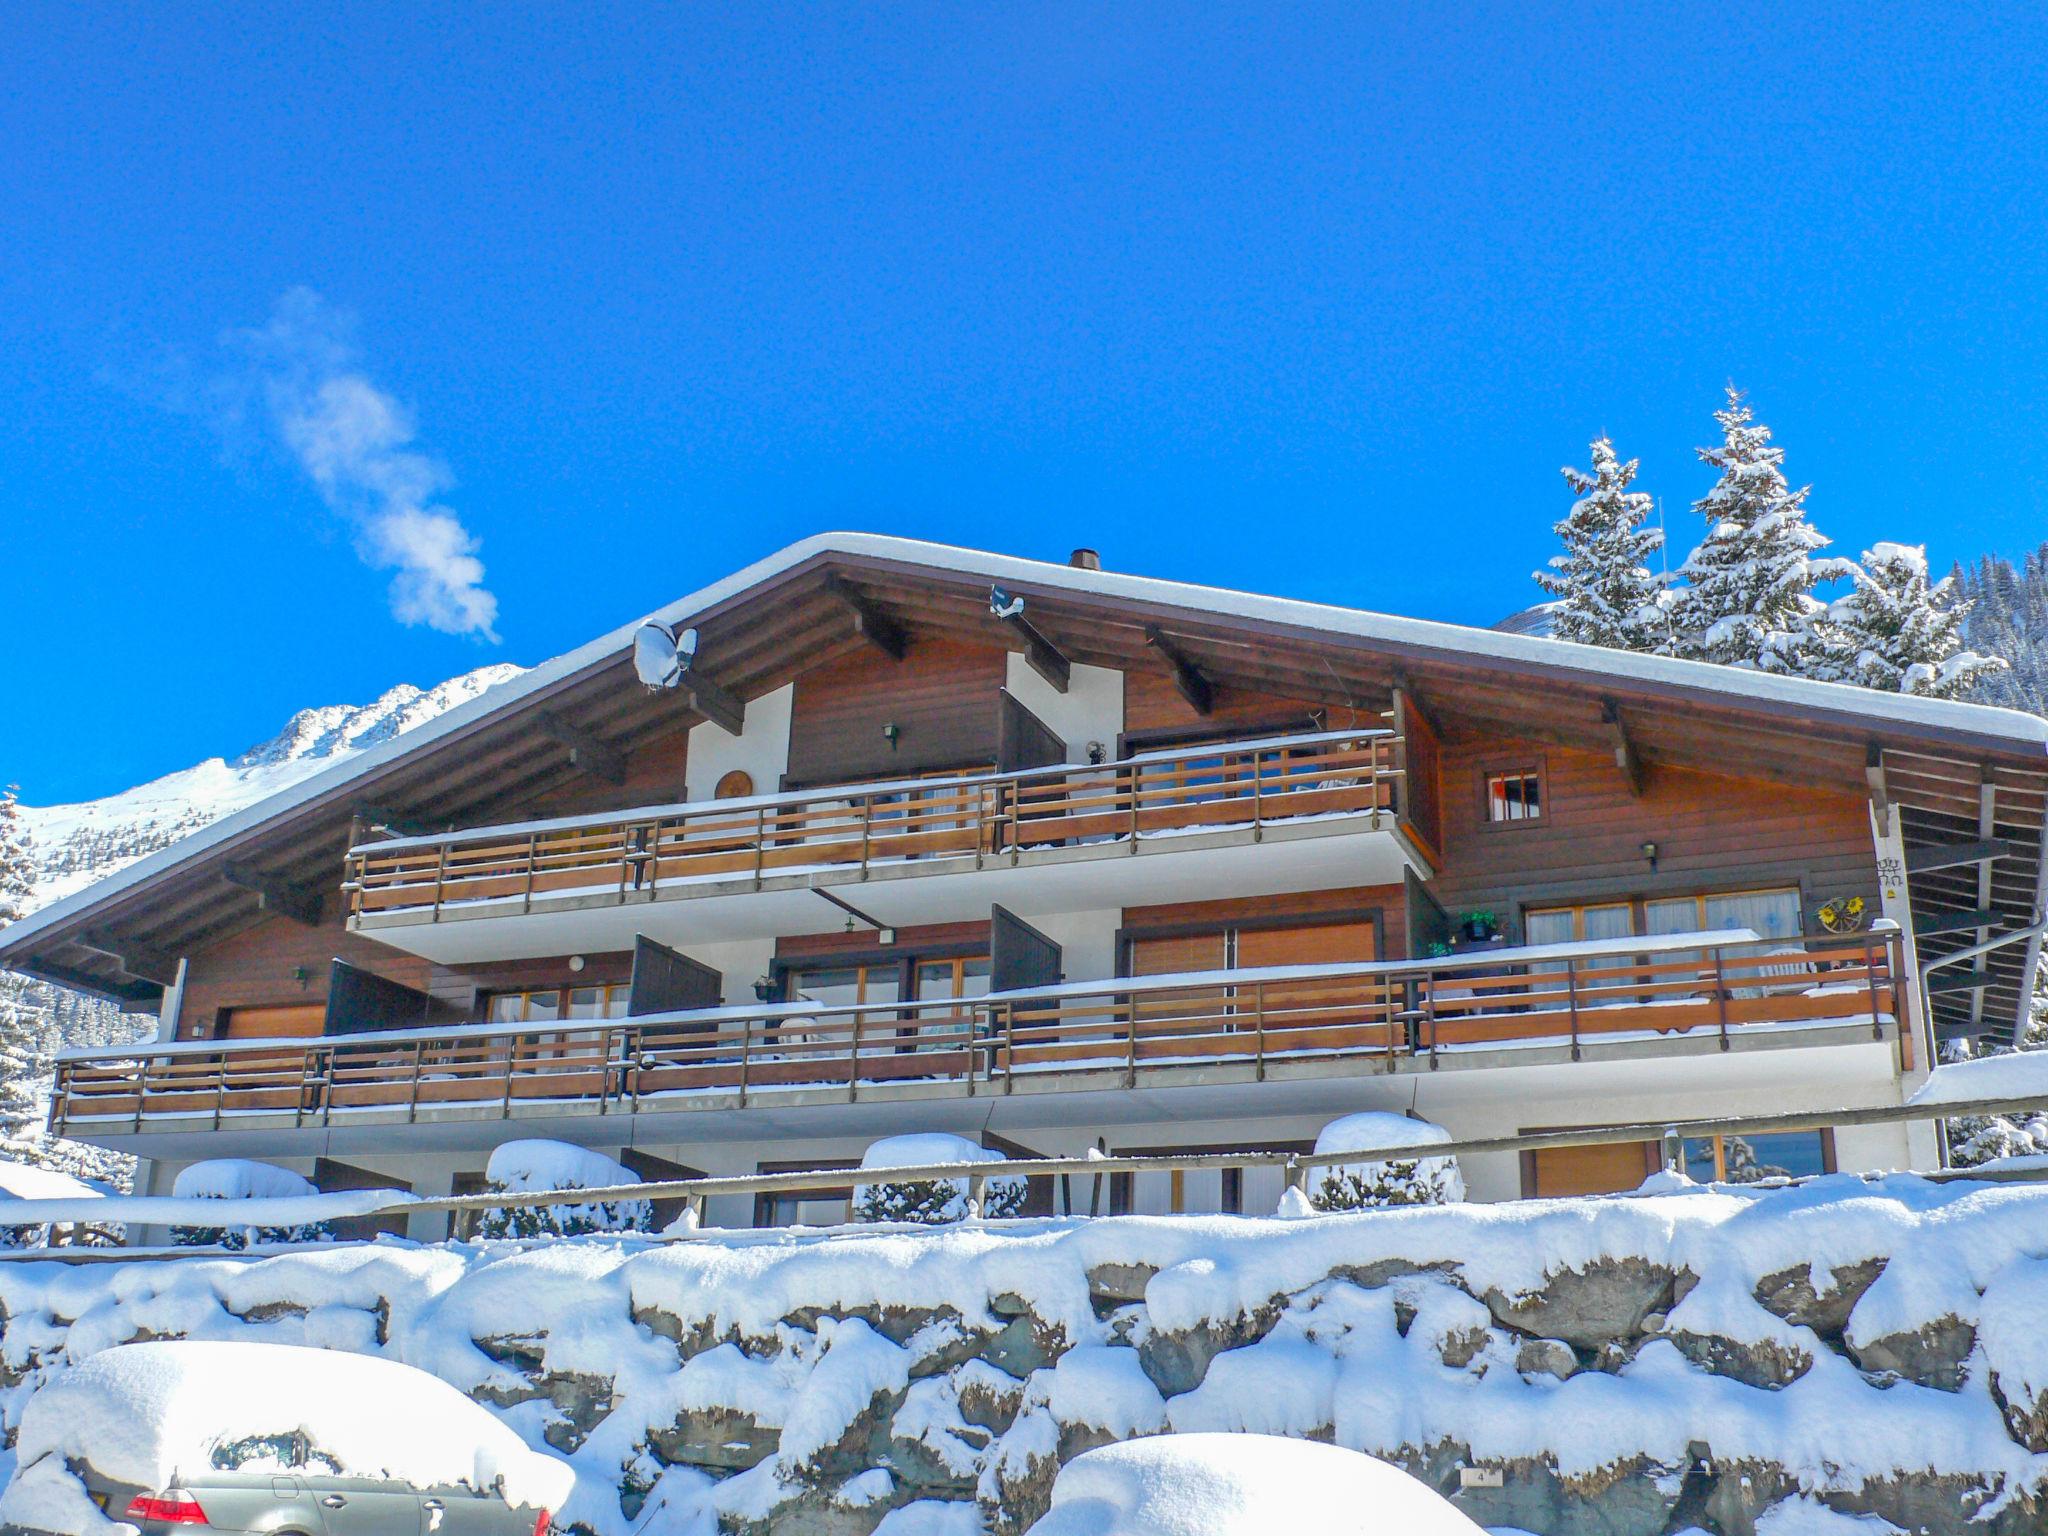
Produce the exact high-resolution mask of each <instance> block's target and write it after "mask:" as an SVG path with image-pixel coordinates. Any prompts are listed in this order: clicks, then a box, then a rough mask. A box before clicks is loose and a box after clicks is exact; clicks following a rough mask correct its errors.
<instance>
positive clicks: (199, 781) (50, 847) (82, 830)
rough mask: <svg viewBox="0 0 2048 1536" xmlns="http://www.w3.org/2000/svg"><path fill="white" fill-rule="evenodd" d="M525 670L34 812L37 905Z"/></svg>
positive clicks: (320, 715)
mask: <svg viewBox="0 0 2048 1536" xmlns="http://www.w3.org/2000/svg"><path fill="white" fill-rule="evenodd" d="M521 671H522V669H521V668H519V667H515V666H510V665H507V664H498V665H494V666H488V667H479V668H477V670H476V671H474V672H465V673H464V674H463V675H462V676H460V677H456V678H450V679H449V680H448V681H447V682H445V683H442V684H440V685H439V686H438V687H434V688H426V689H421V688H415V687H413V686H412V685H411V684H410V683H400V684H399V685H398V686H397V687H396V688H393V689H391V690H390V691H389V692H387V693H385V694H383V695H382V696H380V697H379V698H377V699H375V700H373V701H371V702H370V703H368V704H362V705H355V704H328V705H323V706H321V707H319V708H316V709H302V710H300V711H299V712H298V713H297V714H296V715H293V716H292V717H291V719H290V720H288V721H286V722H285V727H284V729H283V730H281V731H279V732H278V733H277V735H275V736H273V737H271V738H270V740H268V741H265V742H262V743H260V744H259V745H257V746H253V747H251V748H249V750H248V751H246V752H243V753H242V754H240V755H239V756H237V757H234V758H232V759H230V758H219V757H215V758H209V759H207V761H205V762H203V763H198V764H195V765H194V766H193V767H190V768H181V769H179V770H178V771H177V772H176V773H167V774H165V775H164V776H163V777H162V778H160V779H152V780H151V781H150V782H149V783H147V784H138V785H137V786H135V788H133V789H125V790H122V791H121V792H120V793H119V794H113V795H108V796H107V797H106V798H105V799H102V800H87V801H83V802H81V803H79V804H77V805H52V806H29V805H24V806H22V807H21V815H22V823H23V825H24V827H25V829H26V830H27V832H28V835H29V837H30V839H31V843H30V849H29V851H30V853H31V855H32V856H33V857H34V859H35V862H36V888H35V899H36V904H37V905H38V906H40V905H42V904H43V903H46V902H51V901H55V900H57V899H58V898H59V897H62V896H68V895H70V894H71V893H72V892H73V891H76V890H78V889H80V888H81V887H83V886H86V885H89V884H90V883H91V882H92V881H94V880H96V879H99V878H101V877H102V876H105V875H109V874H111V873H113V872H114V871H115V870H117V869H119V868H121V867H122V866H123V865H126V864H131V863H133V862H134V861H135V860H137V859H139V858H142V857H143V856H144V855H145V854H150V853H154V852H156V850H157V849H159V848H163V847H165V846H167V845H169V844H171V843H173V842H176V841H177V840H178V839H179V838H181V837H184V836H186V835H187V834H188V833H191V832H196V831H198V830H199V828H201V827H203V826H206V825H207V824H208V823H210V822H215V821H218V820H220V818H221V817H223V816H227V815H230V814H232V813H233V812H235V811H239V810H241V809H242V808H243V807H245V806H249V805H254V804H255V803H256V802H257V801H259V800H261V799H263V798H265V797H266V796H269V795H273V794H276V793H277V792H278V791H279V790H281V789H286V788H288V787H290V786H291V785H293V784H296V783H298V782H299V781H300V780H301V779H305V778H310V777H311V776H312V775H313V774H315V773H318V772H320V771H321V770H322V769H325V768H330V767H332V766H333V765H334V764H336V763H338V762H343V761H345V760H347V759H348V758H351V757H354V756H356V755H357V754H358V753H361V752H364V751H367V750H368V749H369V748H371V747H374V746H377V745H379V744H380V743H382V742H386V741H389V740H390V739H391V738H392V737H394V736H402V735H404V734H405V733H406V732H407V731H410V730H414V729H416V728H418V727H419V726H422V725H425V724H426V723H427V722H428V721H429V720H432V719H434V718H435V717H436V716H437V715H442V714H445V713H447V711H449V710H451V709H454V708H455V707H456V706H457V705H460V704H467V703H468V702H469V701H470V700H471V699H473V698H475V697H476V696H477V695H478V694H480V693H483V692H484V691H485V690H486V689H489V688H493V687H495V686H497V685H498V684H499V683H503V682H507V681H509V680H511V679H512V678H515V677H518V676H519V675H520V673H521Z"/></svg>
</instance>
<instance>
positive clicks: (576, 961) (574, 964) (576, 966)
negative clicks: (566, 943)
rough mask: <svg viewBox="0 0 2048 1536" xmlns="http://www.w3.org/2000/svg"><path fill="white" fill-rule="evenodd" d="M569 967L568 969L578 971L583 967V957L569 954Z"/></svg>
mask: <svg viewBox="0 0 2048 1536" xmlns="http://www.w3.org/2000/svg"><path fill="white" fill-rule="evenodd" d="M569 969H570V970H572V971H580V970H582V969H583V957H582V956H581V955H571V956H570V957H569Z"/></svg>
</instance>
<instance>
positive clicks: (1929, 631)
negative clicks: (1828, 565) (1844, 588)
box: [1809, 544, 2006, 699]
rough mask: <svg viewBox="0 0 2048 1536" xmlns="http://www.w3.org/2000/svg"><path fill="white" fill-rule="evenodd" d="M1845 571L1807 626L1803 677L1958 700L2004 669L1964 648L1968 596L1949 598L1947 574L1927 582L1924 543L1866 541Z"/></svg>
mask: <svg viewBox="0 0 2048 1536" xmlns="http://www.w3.org/2000/svg"><path fill="white" fill-rule="evenodd" d="M1852 576H1853V579H1854V581H1855V585H1854V587H1853V588H1852V589H1851V590H1850V591H1849V593H1848V594H1847V595H1846V596H1844V597H1839V598H1837V599H1836V600H1835V601H1834V602H1833V603H1831V604H1829V605H1828V611H1827V616H1826V618H1825V619H1823V620H1821V621H1820V622H1819V623H1818V624H1817V625H1816V626H1815V633H1816V636H1817V639H1818V645H1817V650H1816V655H1815V664H1814V666H1813V668H1812V670H1811V672H1810V673H1809V675H1810V676H1814V677H1818V678H1821V679H1823V680H1825V681H1828V682H1839V683H1858V684H1861V685H1862V686H1863V687H1865V688H1878V689H1882V690H1884V691H1885V692H1887V693H1911V694H1918V695H1921V696H1923V697H1926V698H1935V699H1961V698H1967V697H1969V695H1970V694H1971V693H1972V692H1974V691H1975V690H1976V687H1977V682H1978V679H1979V678H1981V677H1983V676H1984V675H1985V674H1987V673H1990V672H2000V671H2004V670H2005V669H2006V664H2005V662H2003V661H2002V660H2000V659H1999V658H1998V657H1996V656H1982V655H1979V654H1978V653H1977V652H1976V651H1973V650H1967V649H1965V648H1964V645H1963V620H1964V619H1966V618H1967V617H1968V616H1969V612H1970V603H1969V600H1968V599H1966V598H1965V599H1960V600H1959V599H1958V598H1957V597H1956V595H1955V585H1956V581H1955V578H1954V577H1953V576H1945V577H1943V578H1942V579H1941V580H1940V581H1938V582H1935V583H1933V584H1932V585H1930V584H1929V582H1928V580H1927V551H1926V550H1925V549H1924V548H1918V547H1915V546H1912V545H1908V544H1877V545H1873V546H1872V547H1871V548H1870V549H1868V550H1866V551H1864V555H1863V562H1862V564H1861V565H1859V566H1856V567H1854V568H1853V569H1852Z"/></svg>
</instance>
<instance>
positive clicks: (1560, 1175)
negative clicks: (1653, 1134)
mask: <svg viewBox="0 0 2048 1536" xmlns="http://www.w3.org/2000/svg"><path fill="white" fill-rule="evenodd" d="M1656 1171H1657V1144H1656V1143H1655V1142H1654V1141H1620V1142H1611V1143H1609V1144H1608V1145H1606V1146H1603V1147H1554V1148H1551V1149H1550V1150H1548V1151H1543V1152H1530V1153H1526V1154H1524V1156H1523V1160H1522V1193H1523V1194H1525V1195H1534V1196H1539V1197H1541V1196H1551V1195H1612V1194H1617V1193H1619V1192H1621V1191H1622V1190H1627V1189H1634V1188H1636V1187H1637V1186H1638V1185H1640V1184H1641V1183H1642V1182H1643V1180H1644V1179H1646V1178H1648V1177H1649V1176H1650V1175H1651V1174H1652V1173H1654V1172H1656Z"/></svg>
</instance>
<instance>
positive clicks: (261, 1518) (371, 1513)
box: [84, 1469, 549, 1536]
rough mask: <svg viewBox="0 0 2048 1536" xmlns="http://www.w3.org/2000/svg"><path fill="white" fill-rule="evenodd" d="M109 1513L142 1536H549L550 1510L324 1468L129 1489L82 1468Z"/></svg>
mask: <svg viewBox="0 0 2048 1536" xmlns="http://www.w3.org/2000/svg"><path fill="white" fill-rule="evenodd" d="M84 1481H85V1486H86V1492H87V1493H88V1494H89V1495H90V1496H91V1498H92V1501H93V1502H94V1503H95V1504H97V1505H99V1507H100V1508H101V1509H102V1510H104V1511H105V1512H106V1514H107V1516H108V1517H109V1518H110V1519H114V1520H123V1521H126V1522H127V1523H129V1524H131V1525H135V1526H139V1527H140V1528H141V1529H142V1531H143V1532H144V1536H198V1533H200V1532H204V1531H265V1532H275V1533H277V1536H547V1531H548V1521H549V1512H548V1511H547V1510H544V1509H529V1508H526V1507H524V1506H521V1505H513V1504H508V1503H506V1502H505V1500H504V1499H503V1498H502V1497H500V1496H499V1495H498V1494H496V1493H478V1492H476V1491H475V1490H474V1489H471V1488H466V1487H463V1486H461V1485H459V1484H458V1485H455V1486H452V1487H436V1488H414V1487H412V1486H411V1485H409V1484H406V1483H398V1482H389V1481H386V1480H383V1479H379V1478H368V1477H343V1476H338V1475H335V1474H331V1473H326V1472H315V1471H306V1472H304V1473H281V1472H268V1471H265V1472H253V1471H252V1472H236V1471H218V1470H207V1471H203V1472H194V1473H191V1474H189V1475H184V1474H181V1476H180V1479H179V1483H178V1486H177V1487H175V1488H164V1489H151V1488H133V1487H127V1486H124V1485H122V1484H119V1483H114V1482H109V1481H107V1480H105V1479H102V1478H101V1477H99V1476H98V1475H97V1474H95V1473H93V1472H92V1471H91V1470H90V1469H87V1470H86V1472H85V1477H84Z"/></svg>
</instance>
